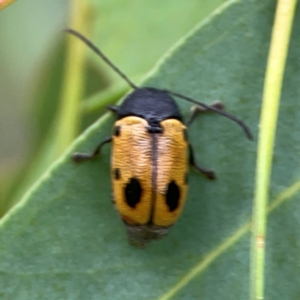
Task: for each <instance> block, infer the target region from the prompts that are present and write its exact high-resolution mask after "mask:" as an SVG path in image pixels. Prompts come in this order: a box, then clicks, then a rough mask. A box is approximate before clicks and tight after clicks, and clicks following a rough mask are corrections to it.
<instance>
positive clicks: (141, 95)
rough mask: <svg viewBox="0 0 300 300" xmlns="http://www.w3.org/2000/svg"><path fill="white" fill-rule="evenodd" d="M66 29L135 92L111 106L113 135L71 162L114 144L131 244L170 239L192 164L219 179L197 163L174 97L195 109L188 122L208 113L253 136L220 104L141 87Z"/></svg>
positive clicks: (119, 199) (118, 202)
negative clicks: (202, 111) (186, 102)
mask: <svg viewBox="0 0 300 300" xmlns="http://www.w3.org/2000/svg"><path fill="white" fill-rule="evenodd" d="M66 31H67V32H69V33H71V34H73V35H75V36H77V37H78V38H80V39H81V40H82V41H83V42H85V43H86V44H87V45H88V46H89V47H90V48H92V49H93V50H94V51H95V52H96V53H97V54H98V55H99V56H100V57H101V58H102V59H103V60H104V61H105V62H106V63H107V64H108V65H110V66H111V67H112V68H113V69H114V70H115V71H116V72H117V73H118V74H119V75H120V76H121V77H122V78H123V79H124V80H125V81H127V83H128V84H129V85H130V86H131V87H132V88H133V90H134V91H133V92H132V93H131V94H130V95H128V96H127V97H126V98H125V100H124V102H123V103H122V104H121V106H119V107H118V106H109V107H108V108H109V109H110V110H111V111H113V112H114V113H115V115H116V117H117V121H116V122H115V124H114V128H113V134H112V136H111V137H108V138H106V139H105V140H104V141H102V142H101V143H100V144H99V145H98V147H97V148H96V149H95V150H94V152H92V153H90V154H86V153H74V154H73V156H72V158H73V160H74V161H76V162H81V161H85V160H88V159H91V158H94V157H95V156H97V155H98V154H99V152H100V148H101V147H102V146H103V145H104V144H106V143H110V142H112V152H111V180H112V188H113V202H114V204H115V206H116V208H117V210H118V212H119V213H120V215H121V218H122V220H123V222H124V224H125V226H126V228H127V232H128V235H129V241H130V242H131V243H134V244H139V245H140V246H143V245H144V244H145V243H147V242H150V241H152V240H156V239H159V238H161V237H163V236H164V235H166V234H167V233H168V231H169V228H170V227H171V226H172V225H173V224H174V223H175V222H176V221H177V219H178V218H179V216H180V214H181V212H182V210H183V207H184V204H185V201H186V194H187V187H188V186H187V177H188V163H189V164H190V165H191V166H193V167H194V168H196V169H197V170H198V171H200V172H201V173H203V174H204V175H206V177H208V178H209V179H214V178H215V175H214V172H213V171H211V170H207V169H205V168H203V167H200V166H199V165H197V164H196V163H195V160H194V155H193V149H192V146H191V144H190V143H189V142H188V139H187V126H186V125H185V124H184V122H183V118H182V115H181V113H180V111H179V109H178V107H177V105H176V103H175V101H174V99H173V98H172V96H176V97H179V98H183V99H185V100H187V101H189V102H192V103H194V104H196V105H197V109H195V110H194V112H193V114H192V116H191V119H190V122H189V123H191V121H192V120H193V119H194V117H195V115H196V114H197V112H198V111H199V110H210V111H214V112H217V113H219V114H221V115H224V116H226V117H228V118H230V119H231V120H233V121H235V122H236V123H238V124H239V125H240V126H241V127H242V128H243V130H244V131H245V133H246V135H247V137H248V138H249V139H252V135H251V132H250V130H249V129H248V127H247V126H246V125H245V124H244V123H243V122H242V121H241V120H239V119H237V118H236V117H234V116H232V115H230V114H228V113H226V112H225V111H223V110H222V106H221V104H220V103H216V104H214V105H211V106H209V105H206V104H204V103H201V102H198V101H196V100H193V99H191V98H189V97H186V96H183V95H181V94H177V93H174V92H171V91H167V90H160V89H155V88H149V87H143V88H139V87H137V86H136V85H135V84H133V83H132V82H131V81H130V80H129V78H128V77H127V76H126V75H124V74H123V73H122V72H121V71H120V70H119V69H118V68H117V67H116V66H115V65H113V64H112V62H111V61H110V60H109V59H108V58H107V57H106V56H105V55H104V54H103V53H102V52H101V51H100V50H99V49H98V48H97V47H96V46H95V45H93V44H92V43H91V42H90V41H89V40H87V39H86V38H85V37H84V36H82V35H81V34H80V33H78V32H76V31H74V30H73V29H66ZM188 157H189V159H188Z"/></svg>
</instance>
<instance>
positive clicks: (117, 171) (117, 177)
mask: <svg viewBox="0 0 300 300" xmlns="http://www.w3.org/2000/svg"><path fill="white" fill-rule="evenodd" d="M114 176H115V179H116V180H119V179H120V178H121V171H120V169H119V168H115V169H114Z"/></svg>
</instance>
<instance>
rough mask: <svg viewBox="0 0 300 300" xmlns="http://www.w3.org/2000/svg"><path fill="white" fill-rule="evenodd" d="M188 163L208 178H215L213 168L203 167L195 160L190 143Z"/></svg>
mask: <svg viewBox="0 0 300 300" xmlns="http://www.w3.org/2000/svg"><path fill="white" fill-rule="evenodd" d="M189 163H190V165H191V166H192V167H194V168H195V169H196V170H197V171H199V172H200V173H202V174H203V175H205V176H206V177H207V178H208V179H211V180H213V179H216V174H215V172H214V171H213V170H209V169H206V168H203V167H201V166H199V165H198V164H197V163H196V162H195V158H194V151H193V148H192V146H191V144H189Z"/></svg>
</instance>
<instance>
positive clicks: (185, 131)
mask: <svg viewBox="0 0 300 300" xmlns="http://www.w3.org/2000/svg"><path fill="white" fill-rule="evenodd" d="M183 138H184V140H185V141H186V142H187V141H188V136H187V130H186V129H183Z"/></svg>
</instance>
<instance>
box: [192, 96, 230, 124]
mask: <svg viewBox="0 0 300 300" xmlns="http://www.w3.org/2000/svg"><path fill="white" fill-rule="evenodd" d="M210 106H211V107H213V108H216V109H218V110H224V108H225V106H224V104H223V103H222V102H221V101H220V100H216V101H214V102H213V103H212V104H211V105H210ZM206 112H210V110H209V109H207V108H205V107H203V106H200V105H194V106H192V107H191V112H190V117H189V120H188V121H187V125H188V126H190V125H191V124H192V123H193V121H194V120H195V118H196V117H197V116H198V115H199V114H201V113H206Z"/></svg>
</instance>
